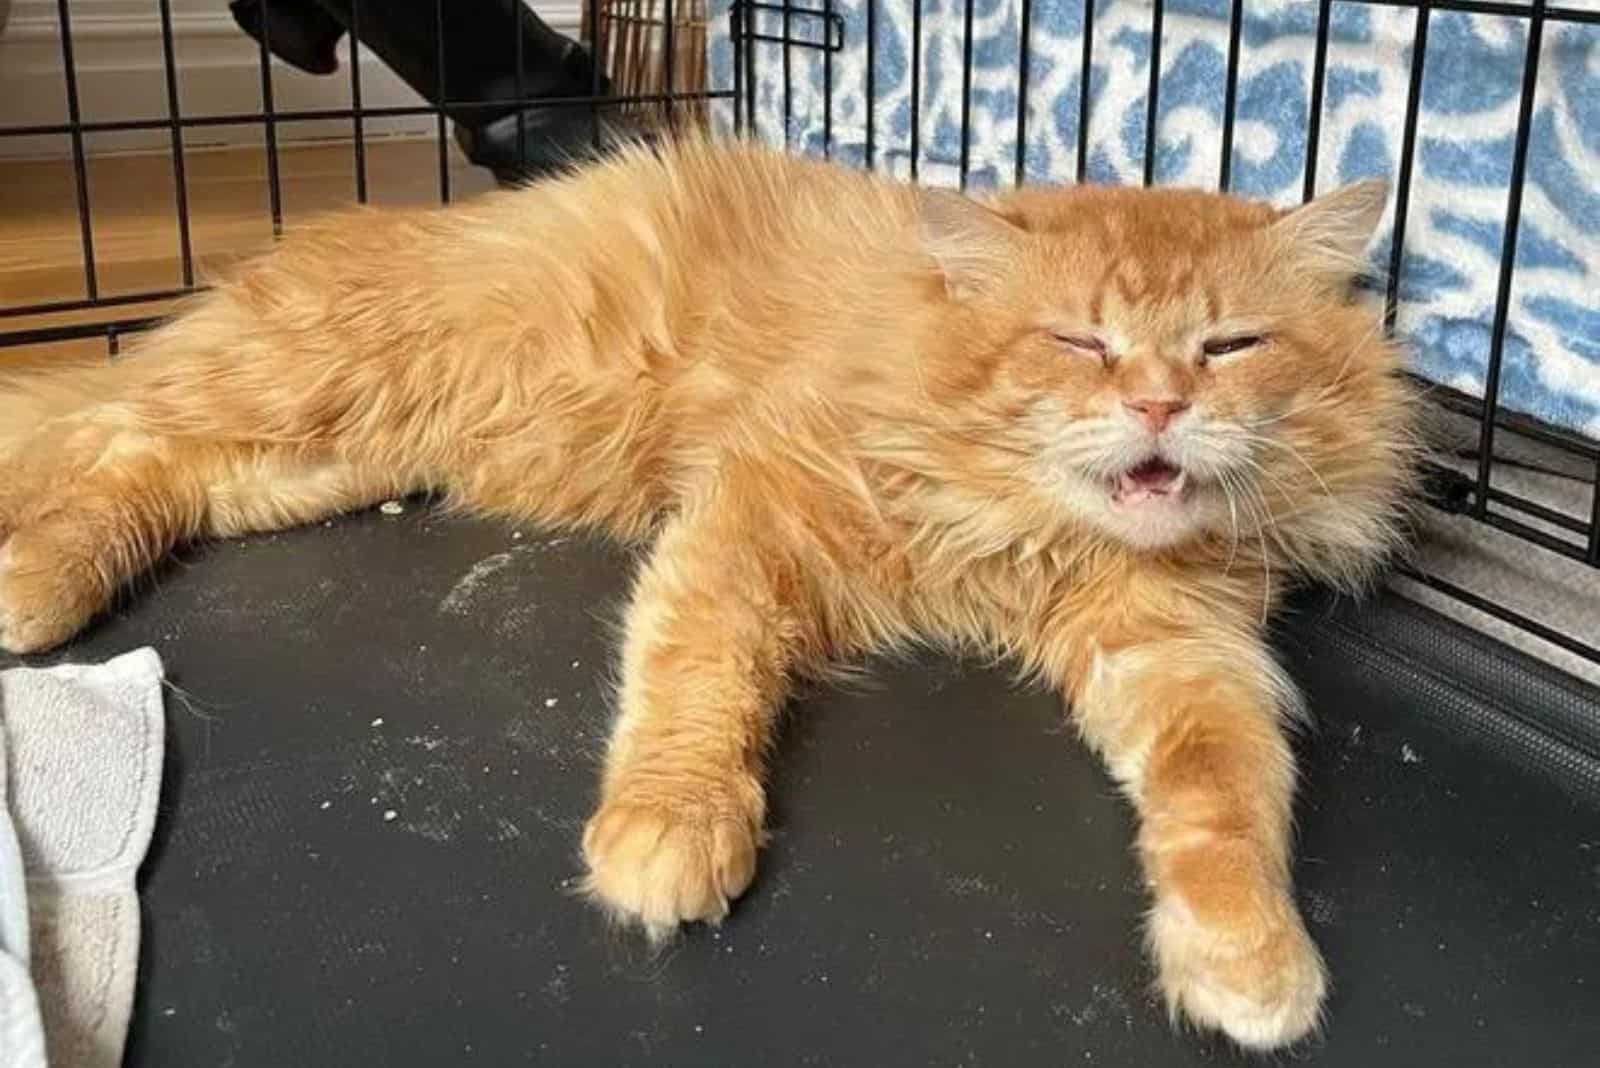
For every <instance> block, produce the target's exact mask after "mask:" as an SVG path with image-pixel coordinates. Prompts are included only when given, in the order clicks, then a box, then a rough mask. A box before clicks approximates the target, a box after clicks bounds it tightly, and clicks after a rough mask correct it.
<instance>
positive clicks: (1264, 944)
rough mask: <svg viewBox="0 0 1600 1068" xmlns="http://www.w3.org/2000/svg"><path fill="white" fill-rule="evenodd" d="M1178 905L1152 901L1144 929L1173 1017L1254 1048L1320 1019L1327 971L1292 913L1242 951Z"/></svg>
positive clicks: (1279, 1043)
mask: <svg viewBox="0 0 1600 1068" xmlns="http://www.w3.org/2000/svg"><path fill="white" fill-rule="evenodd" d="M1176 911H1178V910H1174V909H1172V908H1171V907H1169V906H1164V905H1157V907H1156V910H1155V912H1154V914H1153V915H1152V923H1151V932H1150V934H1151V941H1152V943H1153V947H1154V951H1155V957H1156V966H1157V968H1158V970H1159V972H1160V978H1161V987H1162V992H1163V993H1164V994H1165V995H1166V999H1167V1005H1168V1008H1169V1009H1170V1010H1171V1011H1172V1012H1173V1014H1174V1016H1177V1015H1180V1014H1181V1015H1182V1016H1183V1017H1184V1018H1186V1019H1188V1020H1189V1021H1190V1022H1191V1023H1194V1024H1195V1025H1197V1026H1199V1027H1202V1028H1206V1029H1210V1030H1216V1031H1221V1032H1222V1033H1223V1034H1225V1035H1227V1036H1228V1037H1229V1038H1230V1039H1232V1040H1233V1041H1234V1042H1236V1043H1237V1044H1238V1045H1239V1046H1241V1047H1243V1048H1244V1049H1248V1050H1256V1051H1267V1050H1275V1049H1281V1048H1283V1047H1285V1046H1290V1045H1293V1044H1294V1043H1296V1042H1298V1041H1300V1040H1301V1039H1303V1038H1305V1037H1306V1036H1308V1035H1310V1034H1312V1033H1313V1032H1315V1031H1316V1030H1317V1029H1318V1028H1319V1027H1320V1026H1321V1023H1322V1002H1323V998H1324V997H1325V996H1326V994H1327V989H1328V978H1327V970H1326V968H1325V967H1324V965H1323V963H1322V956H1321V954H1319V953H1318V952H1317V947H1316V946H1315V945H1314V944H1313V943H1312V941H1311V937H1310V936H1309V935H1308V934H1307V933H1306V930H1305V926H1304V924H1302V923H1301V921H1300V919H1299V917H1298V916H1297V915H1294V914H1293V913H1291V914H1290V918H1289V919H1288V920H1287V921H1286V922H1283V923H1281V924H1277V925H1274V926H1273V927H1272V928H1271V929H1269V930H1268V931H1265V932H1263V933H1262V934H1261V936H1260V938H1259V939H1257V940H1253V941H1254V942H1255V944H1254V945H1252V946H1251V947H1250V948H1249V949H1247V950H1240V949H1238V948H1236V947H1233V946H1230V945H1229V943H1230V942H1231V941H1232V939H1229V938H1224V939H1219V938H1218V937H1217V935H1216V933H1215V932H1212V931H1208V930H1206V929H1205V928H1203V927H1198V926H1196V925H1195V924H1194V922H1193V920H1192V918H1185V917H1181V916H1176V915H1174V913H1175V912H1176Z"/></svg>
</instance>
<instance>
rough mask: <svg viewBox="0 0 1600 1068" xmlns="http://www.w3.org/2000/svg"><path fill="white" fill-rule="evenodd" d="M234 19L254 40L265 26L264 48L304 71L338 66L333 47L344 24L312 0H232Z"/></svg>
mask: <svg viewBox="0 0 1600 1068" xmlns="http://www.w3.org/2000/svg"><path fill="white" fill-rule="evenodd" d="M228 9H229V10H230V11H232V12H233V21H234V22H237V23H238V24H239V28H240V29H241V30H243V31H244V32H245V33H248V34H249V35H250V36H251V37H254V38H255V39H256V40H257V41H259V40H261V37H262V32H263V30H262V27H263V26H265V27H266V43H267V50H268V51H270V52H271V53H272V54H273V55H275V56H277V57H278V58H279V59H281V60H283V61H284V62H285V63H287V64H289V65H290V66H292V67H298V68H299V69H301V70H303V71H305V72H306V73H307V74H332V73H333V72H334V71H336V70H338V69H339V57H338V53H337V52H336V51H335V49H336V48H337V47H338V44H339V38H341V37H343V36H344V27H343V26H342V25H340V24H339V22H338V20H337V19H335V18H334V17H333V16H332V15H330V14H328V12H327V11H326V10H324V9H323V8H322V7H320V6H318V5H317V3H316V2H315V0H267V2H266V3H263V0H233V3H231V4H229V5H228Z"/></svg>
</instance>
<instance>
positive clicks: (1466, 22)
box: [711, 0, 1600, 438]
mask: <svg viewBox="0 0 1600 1068" xmlns="http://www.w3.org/2000/svg"><path fill="white" fill-rule="evenodd" d="M868 2H869V0H835V2H834V4H833V9H834V11H835V12H836V13H837V14H839V15H840V16H842V18H843V20H844V48H843V50H842V51H840V52H837V53H835V54H834V55H833V59H832V67H833V94H832V142H831V145H832V150H833V154H834V156H835V157H836V158H840V159H844V160H847V161H851V162H856V163H861V162H863V161H864V159H865V149H866V144H865V142H866V137H865V133H866V124H865V115H866V108H867V106H868V100H867V95H866V55H867V49H866V36H867V31H866V25H867V18H866V5H867V3H868ZM915 2H916V0H876V3H877V9H876V15H875V17H876V26H877V31H876V38H877V40H876V48H875V52H876V59H875V62H874V68H875V69H874V74H875V79H876V85H875V93H874V96H875V98H876V99H875V104H874V107H875V112H874V123H875V135H874V143H875V147H876V165H877V166H878V167H879V168H880V169H882V170H886V171H889V172H891V173H895V174H902V175H903V174H908V173H909V170H910V166H909V164H910V158H909V157H910V131H911V122H912V109H911V105H910V94H911V75H910V65H911V55H912V15H911V12H912V8H913V5H914V3H915ZM921 2H922V15H923V18H922V75H921V109H920V123H919V129H920V146H921V147H920V152H919V157H920V158H919V170H920V177H921V180H922V181H924V182H930V183H938V184H954V183H955V182H956V181H957V179H958V167H957V164H958V161H959V158H960V149H961V110H962V53H963V39H964V20H965V7H964V3H963V0H921ZM973 2H974V12H973V29H972V37H973V46H972V54H973V57H974V70H973V74H972V84H971V123H970V137H969V167H970V171H969V185H971V186H974V187H978V188H982V187H985V186H993V185H996V184H1000V185H1004V184H1007V183H1010V182H1011V181H1012V178H1013V174H1014V168H1015V159H1016V132H1017V122H1016V113H1017V100H1018V95H1017V91H1016V89H1017V80H1018V71H1019V51H1018V43H1019V24H1020V4H1019V0H973ZM795 6H796V7H800V6H805V7H809V8H820V7H821V6H822V0H795ZM1573 6H1577V7H1584V8H1587V9H1589V10H1600V0H1575V3H1574V5H1573ZM727 11H728V5H727V2H726V0H718V2H717V3H715V4H714V7H713V14H712V24H711V31H712V34H711V70H712V79H713V85H714V86H715V87H718V88H722V87H730V86H732V85H733V63H732V58H733V49H732V43H731V41H730V38H729V22H728V18H727ZM1332 11H1333V13H1332V18H1331V22H1332V35H1331V39H1330V42H1329V46H1328V59H1327V62H1328V67H1327V79H1326V83H1325V96H1324V106H1323V118H1322V132H1321V136H1320V150H1319V156H1318V165H1317V175H1316V178H1317V188H1318V189H1323V190H1326V189H1330V188H1333V187H1334V186H1336V185H1339V184H1341V183H1344V182H1347V181H1350V180H1353V179H1357V178H1362V177H1368V176H1372V175H1389V176H1391V177H1392V176H1393V175H1394V174H1395V173H1396V172H1397V170H1398V167H1399V154H1400V145H1401V136H1400V131H1401V128H1402V125H1403V116H1404V113H1405V107H1406V97H1407V88H1408V80H1409V71H1410V63H1411V45H1412V40H1413V30H1414V28H1415V25H1416V12H1415V10H1413V9H1410V8H1396V7H1378V6H1365V5H1360V4H1353V3H1336V4H1334V5H1333V9H1332ZM1151 14H1152V12H1151V5H1150V2H1149V0H1100V2H1099V3H1098V5H1097V7H1096V17H1095V28H1094V60H1093V74H1092V75H1091V77H1090V94H1091V104H1090V120H1089V146H1090V153H1089V159H1088V177H1089V179H1090V180H1092V181H1101V182H1138V181H1140V180H1141V178H1142V175H1143V169H1144V145H1145V114H1146V95H1147V90H1148V85H1149V61H1150V51H1151V49H1150V40H1151V34H1150V29H1151ZM1229 16H1230V7H1229V2H1228V0H1169V2H1168V3H1167V4H1166V8H1165V27H1164V30H1163V33H1162V45H1161V85H1160V91H1159V94H1158V105H1159V107H1158V111H1159V114H1158V119H1157V123H1156V130H1157V135H1158V136H1157V148H1156V153H1155V164H1154V170H1155V180H1156V181H1157V182H1160V183H1163V184H1169V185H1193V186H1203V187H1211V188H1215V187H1216V185H1217V181H1218V174H1219V167H1220V162H1221V131H1222V101H1223V91H1224V83H1225V71H1226V62H1227V49H1228V20H1229ZM1316 18H1317V3H1316V0H1246V3H1245V10H1244V19H1243V31H1244V32H1243V38H1242V46H1241V50H1240V55H1241V61H1240V69H1239V80H1238V105H1237V110H1236V125H1235V128H1234V153H1233V162H1232V169H1233V177H1232V187H1233V189H1234V190H1235V191H1236V192H1239V193H1243V194H1246V195H1251V196H1257V197H1261V198H1265V199H1269V200H1271V201H1274V202H1276V203H1279V204H1283V205H1288V204H1293V203H1295V202H1297V201H1298V200H1299V198H1300V195H1301V189H1302V175H1303V171H1304V161H1305V150H1306V131H1307V116H1308V114H1309V107H1310V88H1311V67H1312V56H1313V50H1314V41H1315V29H1316ZM757 26H758V29H759V30H760V31H761V32H763V33H768V34H771V35H773V36H781V35H782V32H783V30H782V19H781V15H779V14H777V13H774V12H763V13H761V14H760V15H758V18H757ZM1527 32H1528V23H1527V21H1526V20H1522V19H1515V18H1510V17H1504V16H1488V15H1476V14H1470V15H1469V14H1464V13H1458V12H1442V11H1435V12H1433V13H1432V15H1431V21H1430V24H1429V32H1428V42H1427V49H1426V63H1425V68H1424V77H1423V82H1422V102H1421V112H1420V121H1419V124H1418V141H1417V148H1416V157H1415V164H1414V167H1415V173H1414V176H1413V184H1412V199H1411V209H1410V217H1409V220H1408V222H1407V230H1406V239H1405V256H1404V261H1403V264H1402V269H1401V284H1400V298H1401V307H1400V313H1399V318H1398V326H1399V329H1400V330H1401V332H1402V333H1404V334H1405V335H1407V336H1408V337H1409V338H1410V340H1411V341H1412V343H1413V347H1414V349H1415V352H1416V360H1417V368H1416V369H1417V370H1418V371H1419V372H1420V373H1421V374H1422V375H1424V376H1426V377H1427V378H1429V379H1431V380H1433V381H1436V382H1440V383H1444V384H1447V385H1451V386H1454V387H1456V388H1458V389H1461V390H1463V391H1465V392H1468V393H1472V394H1475V395H1480V396H1481V395H1482V391H1483V380H1484V374H1485V370H1486V367H1487V363H1488V351H1489V340H1490V324H1491V323H1492V322H1493V318H1494V308H1495V295H1496V288H1497V284H1498V280H1499V267H1500V250H1501V244H1502V239H1503V234H1504V217H1505V210H1506V201H1507V187H1508V184H1509V180H1510V174H1511V161H1512V152H1513V141H1514V131H1515V129H1516V122H1517V111H1518V103H1519V97H1520V93H1521V82H1522V70H1523V56H1524V54H1525V51H1526V47H1527ZM1082 35H1083V0H1035V3H1034V5H1033V9H1032V30H1031V34H1030V36H1031V43H1032V48H1031V52H1030V59H1029V77H1028V98H1027V137H1026V152H1025V171H1026V179H1027V180H1028V181H1030V182H1046V181H1055V182H1070V181H1072V180H1073V178H1074V176H1075V174H1076V170H1077V155H1078V152H1077V144H1078V100H1079V80H1080V71H1081V64H1082ZM790 36H791V39H799V38H808V39H812V40H817V39H820V37H821V22H820V20H818V19H815V18H810V17H803V16H794V17H792V19H791V31H790ZM753 52H754V57H753V59H754V65H753V69H754V76H755V85H756V128H757V130H758V131H759V132H760V134H761V135H762V136H763V137H765V138H767V139H769V140H775V141H779V142H782V141H783V140H784V139H785V130H784V123H783V119H784V77H783V48H782V47H781V46H779V45H776V44H772V43H766V42H758V43H757V44H756V45H755V46H754V49H753ZM789 52H790V55H789V62H790V76H789V85H790V94H789V97H790V99H789V107H790V116H791V117H790V121H789V126H788V130H787V139H788V140H789V142H790V143H791V144H792V145H793V146H794V147H796V148H798V149H801V150H804V151H808V152H813V153H820V152H821V150H822V147H823V129H824V108H823V88H824V59H823V53H822V52H821V51H820V50H818V49H814V48H804V47H793V48H791V49H790V50H789ZM1535 103H1536V106H1535V111H1534V117H1533V125H1532V137H1531V140H1530V143H1529V151H1528V160H1527V181H1526V184H1525V193H1524V198H1523V210H1522V223H1521V231H1520V236H1519V240H1518V243H1517V270H1516V274H1515V285H1514V288H1513V292H1512V302H1511V307H1510V315H1509V330H1508V333H1507V338H1506V345H1505V355H1504V364H1503V371H1502V382H1501V392H1500V397H1501V403H1502V404H1503V405H1505V406H1507V407H1509V408H1513V409H1516V410H1518V411H1522V412H1526V413H1529V414H1531V415H1534V416H1537V417H1539V418H1540V419H1543V420H1545V421H1546V422H1549V423H1553V424H1558V425H1561V426H1565V427H1569V428H1572V429H1575V430H1578V431H1580V432H1583V433H1585V434H1587V435H1589V436H1591V437H1596V438H1600V294H1597V289H1596V286H1597V282H1600V26H1592V25H1576V24H1563V23H1549V24H1547V25H1546V27H1545V35H1544V45H1543V49H1542V55H1541V63H1540V70H1539V81H1538V93H1537V95H1536V98H1535ZM720 107H721V113H722V114H721V118H722V119H723V120H724V121H726V120H727V119H728V117H729V116H731V114H732V112H731V110H730V109H729V107H728V106H727V105H725V104H724V105H720ZM1392 210H1393V209H1392V206H1391V218H1392ZM1384 235H1385V236H1383V237H1382V239H1381V241H1380V242H1379V243H1378V245H1377V246H1376V247H1375V249H1374V254H1373V259H1374V264H1375V267H1376V268H1377V269H1379V270H1382V269H1384V268H1385V267H1386V266H1387V264H1388V261H1389V251H1388V249H1389V243H1390V240H1391V237H1392V227H1391V221H1389V220H1386V221H1385V223H1384Z"/></svg>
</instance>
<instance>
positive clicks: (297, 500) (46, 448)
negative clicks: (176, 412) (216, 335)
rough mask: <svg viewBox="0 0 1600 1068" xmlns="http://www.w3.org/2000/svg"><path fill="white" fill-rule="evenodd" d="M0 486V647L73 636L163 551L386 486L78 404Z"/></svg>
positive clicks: (28, 449) (323, 511) (23, 451)
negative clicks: (143, 425) (166, 431)
mask: <svg viewBox="0 0 1600 1068" xmlns="http://www.w3.org/2000/svg"><path fill="white" fill-rule="evenodd" d="M6 473H7V476H8V477H7V479H6V482H5V484H4V486H0V648H4V649H6V650H9V651H11V652H14V653H31V652H38V651H40V650H44V649H48V648H50V647H52V646H55V645H58V644H60V643H61V642H63V641H65V640H67V639H68V638H70V637H72V635H73V634H75V633H77V632H78V630H80V629H81V628H82V627H83V626H84V625H85V624H86V623H88V622H89V620H90V619H92V618H93V617H94V616H95V615H97V614H98V613H99V612H100V611H101V610H102V609H104V608H105V607H106V605H107V604H108V603H109V602H110V600H111V598H112V597H113V596H114V595H115V593H116V591H117V590H118V588H119V587H121V586H122V585H123V584H124V583H126V582H128V581H130V580H132V579H134V578H136V577H137V576H139V575H140V574H141V573H143V572H144V571H145V570H146V569H147V568H149V567H150V566H151V565H152V564H154V563H155V562H156V561H157V560H158V559H160V558H161V557H162V556H164V555H165V554H166V553H167V552H168V551H170V550H171V549H172V548H173V547H174V546H175V545H177V544H179V543H180V542H183V541H186V540H189V539H191V538H195V537H199V536H208V535H219V536H227V535H237V534H242V533H245V532H247V531H252V530H267V529H274V528H279V527H285V526H291V525H294V524H297V523H304V522H309V521H311V520H313V519H316V518H320V517H321V516H324V515H329V514H332V513H334V512H338V511H343V510H347V509H350V508H355V507H359V506H361V505H363V504H367V503H370V502H371V501H373V500H377V499H381V497H382V496H383V495H385V494H387V493H390V492H393V491H395V490H396V489H398V488H401V487H396V486H393V485H390V484H389V483H390V482H392V480H391V479H387V478H384V477H381V476H378V475H377V474H376V473H373V472H363V471H362V470H360V469H358V468H356V467H354V466H352V465H350V464H348V463H346V462H344V461H341V460H338V459H336V458H334V457H333V456H331V455H330V454H327V453H318V452H314V451H310V450H297V449H291V448H286V447H279V446H258V445H241V444H235V443H207V442H199V441H190V440H186V439H182V438H175V437H170V436H164V435H160V434H153V433H150V432H148V431H145V430H142V429H140V428H139V426H138V424H137V423H136V422H130V421H129V420H128V415H127V412H126V411H125V410H123V409H114V408H110V407H107V408H105V409H97V408H94V407H86V408H84V409H82V410H81V411H78V412H74V413H69V414H67V415H64V416H61V417H59V418H57V419H55V420H53V421H52V422H51V423H49V424H48V425H46V426H43V427H41V428H40V430H39V432H38V434H37V435H36V437H35V438H34V439H32V440H26V441H24V442H22V444H21V445H20V446H19V447H17V448H15V449H14V450H13V451H12V453H11V455H10V456H9V457H8V458H7V460H6Z"/></svg>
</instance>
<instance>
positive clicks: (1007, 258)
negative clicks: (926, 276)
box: [919, 189, 1021, 300]
mask: <svg viewBox="0 0 1600 1068" xmlns="http://www.w3.org/2000/svg"><path fill="white" fill-rule="evenodd" d="M919 197H920V204H919V212H920V216H919V224H920V231H921V235H922V247H923V249H924V251H926V252H927V253H928V255H930V256H932V257H933V259H934V261H935V262H936V263H938V265H939V269H940V270H941V271H942V272H944V284H945V291H946V292H947V293H949V294H950V296H951V297H952V298H954V299H956V300H962V299H965V298H967V297H972V296H976V295H978V294H982V293H986V292H990V291H992V290H994V289H995V288H997V287H998V286H999V285H1000V284H1001V283H1002V282H1003V281H1004V280H1005V277H1006V272H1007V270H1008V268H1009V267H1010V265H1011V263H1012V262H1013V260H1014V259H1015V242H1016V239H1017V237H1018V236H1019V235H1020V234H1021V231H1020V230H1019V229H1018V228H1017V227H1016V226H1014V225H1012V224H1011V223H1010V222H1009V221H1007V220H1006V218H1005V217H1004V216H1002V215H1000V214H998V213H997V212H993V211H990V210H989V209H988V208H986V207H984V206H983V205H982V204H979V203H978V202H977V201H975V200H973V199H972V198H971V197H966V196H962V195H961V194H960V193H955V192H951V191H950V190H947V189H923V190H920V191H919Z"/></svg>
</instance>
